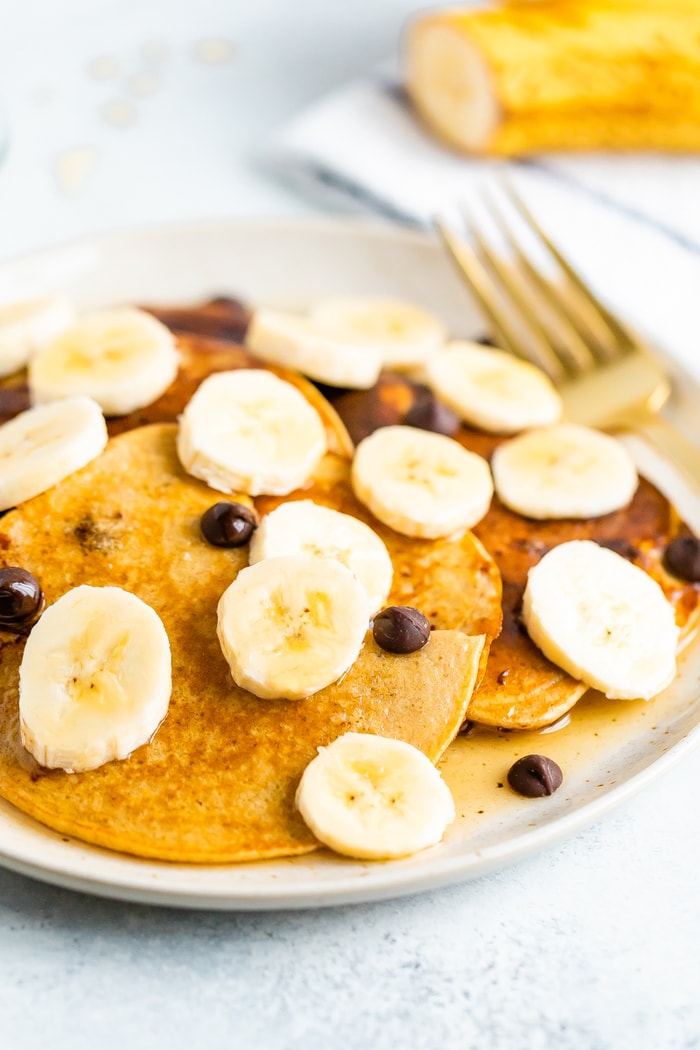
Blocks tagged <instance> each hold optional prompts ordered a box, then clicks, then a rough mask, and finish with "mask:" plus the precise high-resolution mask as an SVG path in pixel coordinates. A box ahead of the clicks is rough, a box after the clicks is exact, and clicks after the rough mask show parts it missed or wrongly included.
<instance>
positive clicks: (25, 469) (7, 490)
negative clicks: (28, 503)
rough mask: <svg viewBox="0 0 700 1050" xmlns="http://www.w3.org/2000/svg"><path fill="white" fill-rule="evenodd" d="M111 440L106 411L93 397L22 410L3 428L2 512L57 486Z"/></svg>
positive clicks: (0, 443) (0, 450)
mask: <svg viewBox="0 0 700 1050" xmlns="http://www.w3.org/2000/svg"><path fill="white" fill-rule="evenodd" d="M106 444H107V427H106V424H105V420H104V416H103V415H102V412H101V411H100V407H99V405H97V404H96V403H95V402H94V401H93V400H92V399H91V398H89V397H69V398H65V399H64V400H63V401H54V402H52V403H51V404H49V405H38V406H37V407H36V408H29V409H27V411H26V412H20V414H19V415H18V416H15V417H14V419H11V420H10V422H9V423H5V424H3V426H2V427H0V511H3V510H7V509H8V508H9V507H16V506H17V505H18V504H20V503H23V502H24V501H25V500H28V499H31V498H32V497H33V496H38V495H39V494H40V493H41V492H45V491H46V490H47V489H49V488H51V487H52V486H53V485H57V484H58V482H60V481H63V479H64V478H67V477H68V476H69V475H70V474H73V473H74V472H75V471H76V470H80V468H81V467H84V466H85V465H86V464H87V463H89V462H90V461H91V460H93V459H94V458H95V456H98V455H99V454H100V452H101V451H102V450H103V448H104V447H105V445H106Z"/></svg>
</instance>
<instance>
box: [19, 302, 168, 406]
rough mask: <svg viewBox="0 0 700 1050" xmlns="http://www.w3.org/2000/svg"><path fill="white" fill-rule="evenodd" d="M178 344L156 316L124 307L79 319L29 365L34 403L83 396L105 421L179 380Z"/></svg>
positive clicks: (156, 394)
mask: <svg viewBox="0 0 700 1050" xmlns="http://www.w3.org/2000/svg"><path fill="white" fill-rule="evenodd" d="M177 368H178V356H177V350H176V349H175V339H174V337H173V335H172V333H171V332H170V330H169V329H168V328H166V327H165V325H163V324H161V323H160V321H157V320H156V319H155V317H151V315H150V314H147V313H145V312H144V311H143V310H137V309H136V308H135V307H123V308H121V309H116V310H101V311H97V312H95V313H91V314H85V315H84V316H83V317H80V318H79V319H78V320H77V321H76V323H75V324H74V325H72V326H71V327H70V328H69V329H67V331H65V332H63V333H62V334H61V335H59V336H58V337H57V338H56V339H54V340H53V341H52V342H50V343H49V344H48V346H46V347H45V348H44V349H43V350H42V351H41V352H40V353H38V354H37V355H36V357H34V358H33V359H32V361H31V362H30V364H29V390H30V394H31V398H32V402H33V403H34V404H43V403H45V402H47V401H55V400H56V399H57V398H63V397H71V396H74V395H76V394H85V395H87V396H88V397H92V398H94V400H95V401H97V403H98V405H100V407H101V408H102V411H103V412H104V413H105V415H107V416H122V415H126V414H127V413H129V412H133V411H134V410H135V409H137V408H142V407H143V406H144V405H149V404H150V403H151V402H152V401H155V400H156V398H158V397H160V396H161V394H163V393H164V392H165V391H166V390H167V388H168V387H169V386H170V384H171V383H172V381H173V380H174V379H175V376H176V375H177Z"/></svg>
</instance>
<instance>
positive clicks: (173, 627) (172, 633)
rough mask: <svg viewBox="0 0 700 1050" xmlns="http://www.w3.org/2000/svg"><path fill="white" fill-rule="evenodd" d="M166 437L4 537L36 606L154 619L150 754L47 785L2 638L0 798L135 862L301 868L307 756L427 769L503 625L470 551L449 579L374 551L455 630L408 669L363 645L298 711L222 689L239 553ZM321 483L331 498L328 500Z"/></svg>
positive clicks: (11, 519)
mask: <svg viewBox="0 0 700 1050" xmlns="http://www.w3.org/2000/svg"><path fill="white" fill-rule="evenodd" d="M175 433H176V427H175V426H174V425H172V424H161V425H154V426H149V427H143V428H140V429H137V430H133V431H131V432H129V433H127V434H123V435H121V436H120V437H118V438H115V439H114V440H113V441H112V442H111V443H110V445H109V446H108V448H107V450H106V451H105V452H104V453H103V454H102V456H100V457H99V458H98V459H97V460H95V461H93V462H92V463H91V464H89V465H88V466H87V467H85V468H84V469H83V470H82V471H79V472H78V473H76V474H74V475H72V476H71V477H70V478H68V479H66V481H64V482H63V483H62V484H60V485H58V486H56V487H55V488H53V489H51V490H49V491H48V492H46V493H44V494H43V495H41V496H38V497H36V499H34V500H30V501H28V502H27V503H25V504H23V506H22V507H20V508H19V509H17V510H15V511H11V512H10V513H8V514H6V515H5V516H4V517H3V518H2V519H0V564H2V565H10V564H12V565H17V564H19V565H21V566H23V567H25V568H27V569H29V570H30V571H31V572H33V573H34V574H35V575H36V576H37V578H38V579H39V581H40V583H41V585H42V587H43V589H44V591H45V594H46V600H47V602H49V603H51V602H54V601H55V600H56V599H57V598H58V597H59V596H60V595H61V594H63V593H65V591H67V590H68V589H70V588H71V587H75V586H77V585H79V584H82V583H89V584H93V585H98V586H100V585H109V584H111V585H116V586H119V587H124V588H125V589H127V590H129V591H131V592H133V593H134V594H136V595H138V597H140V598H141V599H142V600H143V601H145V602H147V603H148V604H149V605H151V606H152V607H153V608H154V609H155V610H156V611H157V612H158V614H159V615H160V616H161V618H162V620H163V623H164V624H165V627H166V630H167V632H168V636H169V638H170V643H171V648H172V656H173V695H172V700H171V704H170V709H169V712H168V715H167V717H166V719H165V721H164V722H163V724H162V725H161V727H160V729H159V730H158V732H157V733H156V735H155V738H154V739H153V741H152V742H151V743H150V744H147V745H145V746H143V747H141V748H139V749H138V750H137V751H135V752H134V754H133V755H132V756H131V757H130V758H129V759H127V760H125V761H123V762H110V763H107V764H106V765H104V766H102V767H101V768H99V769H96V770H92V771H90V772H88V773H76V774H68V773H64V772H63V771H61V770H54V771H47V770H43V769H41V768H40V767H39V766H37V764H36V763H35V762H34V761H33V760H32V759H31V758H30V756H29V755H28V754H27V752H25V751H24V749H23V748H22V746H21V744H20V740H19V732H18V667H19V663H20V660H21V654H22V649H23V642H22V639H21V638H13V637H11V636H9V635H7V634H5V635H0V639H2V645H1V648H0V794H2V796H3V797H5V798H6V799H7V800H8V801H10V802H12V803H13V804H14V805H16V806H17V807H18V808H19V809H21V810H23V811H24V812H26V813H29V814H30V815H31V816H34V817H36V818H37V819H39V820H41V821H42V822H43V823H45V824H48V825H49V826H50V827H52V828H54V829H56V830H57V831H60V832H65V833H69V834H72V835H75V836H77V837H79V838H82V839H85V840H86V841H88V842H92V843H95V844H98V845H103V846H108V847H110V848H112V849H117V850H122V851H125V852H128V853H135V854H137V855H140V856H148V857H155V858H159V859H163V860H178V861H191V862H203V863H205V862H223V861H234V860H249V859H257V858H264V857H274V856H280V855H291V854H295V853H303V852H306V851H308V850H311V849H314V848H315V847H316V846H317V843H316V841H315V839H314V837H313V836H312V835H311V833H310V832H309V831H308V829H307V828H306V827H305V825H304V824H303V821H302V820H301V818H300V817H299V815H298V814H297V812H296V810H295V808H294V792H295V789H296V786H297V783H298V781H299V778H300V776H301V773H302V771H303V769H304V768H305V766H306V765H307V763H308V762H309V761H310V760H311V759H312V758H313V757H314V755H315V753H316V748H317V747H318V746H320V745H324V744H327V743H330V742H331V741H332V740H333V739H335V738H336V737H337V736H339V735H341V734H342V733H344V732H347V731H350V730H355V731H360V732H374V733H378V734H381V735H386V736H390V737H397V738H399V739H403V740H407V741H408V742H409V743H412V744H414V745H415V746H417V747H419V748H420V749H421V750H422V751H424V752H425V753H426V754H427V755H428V756H429V757H430V758H431V759H433V760H436V759H437V758H438V757H439V756H440V755H441V754H442V752H443V751H444V749H445V748H446V747H447V745H448V744H449V743H450V741H451V740H452V739H453V737H454V735H455V734H456V732H457V731H458V729H459V727H460V725H461V724H462V721H463V719H464V717H465V712H466V708H467V704H468V701H469V697H470V695H471V692H472V689H473V687H474V683H475V681H476V675H477V671H478V666H479V656H480V652H481V649H482V644H483V636H482V635H481V634H480V633H478V634H477V636H476V637H469V636H468V635H467V634H466V633H465V627H466V628H474V633H475V634H476V633H477V631H478V632H480V631H481V630H482V628H483V627H484V626H487V625H491V629H493V624H494V623H496V622H498V620H500V602H499V588H498V587H497V586H495V584H496V583H497V581H498V577H497V573H494V571H493V566H492V563H491V562H490V560H489V559H486V558H485V556H484V554H483V552H482V550H481V547H480V545H479V544H478V543H477V542H476V541H474V540H473V539H472V538H471V537H469V536H467V537H465V538H464V540H462V541H461V542H460V543H454V544H451V545H449V546H450V551H449V563H448V564H449V571H448V572H445V571H444V566H445V564H446V560H447V552H446V551H444V550H443V551H442V553H443V555H444V557H441V555H440V552H441V549H442V548H444V547H445V546H446V545H445V544H444V543H443V544H441V543H440V542H439V541H436V542H435V543H426V542H424V541H408V540H406V539H404V538H399V537H396V536H395V534H391V535H388V534H387V535H385V536H384V538H385V541H387V543H388V545H389V549H390V553H391V554H392V559H393V561H394V565H395V567H396V571H397V577H398V579H399V580H403V581H404V585H405V581H406V580H407V579H408V575H407V574H406V573H408V572H410V573H411V575H412V580H411V587H412V591H411V593H412V595H413V596H414V597H415V601H416V604H418V605H420V606H422V607H425V608H428V607H431V611H432V612H433V613H434V617H435V620H436V622H438V623H439V624H440V625H444V626H449V625H454V626H459V627H460V628H462V629H461V630H459V631H455V630H436V631H434V632H433V633H432V635H431V639H430V641H429V643H428V645H427V646H426V647H425V649H423V650H421V651H419V652H417V653H413V654H411V655H408V656H395V655H392V654H390V653H386V652H384V651H383V650H381V649H379V648H378V647H377V646H376V645H375V643H374V642H373V640H372V637H371V634H368V636H367V638H366V640H365V645H364V648H363V650H362V653H361V655H360V657H359V659H358V660H357V662H356V663H355V665H354V666H353V668H351V670H350V671H349V672H348V673H347V675H345V676H344V678H343V679H342V681H340V682H337V683H335V684H334V685H332V686H329V687H328V688H327V689H324V690H322V691H321V692H320V693H317V694H316V695H315V696H313V697H310V698H309V699H307V700H301V701H268V700H258V699H256V698H255V697H253V696H251V694H249V693H247V692H246V691H245V690H242V689H239V688H238V687H237V686H236V685H235V684H234V682H233V680H232V678H231V675H230V672H229V668H228V665H227V664H226V661H225V660H224V657H223V655H222V654H221V650H220V648H219V643H218V641H217V637H216V606H217V603H218V599H219V597H220V595H221V593H222V592H223V591H224V590H225V588H226V587H227V586H228V584H229V583H230V582H231V581H232V580H233V579H234V578H235V576H236V574H237V572H238V571H239V570H240V569H241V568H242V567H243V566H245V565H246V564H247V551H246V548H238V549H234V550H222V549H220V548H216V547H212V546H210V545H209V544H207V543H206V542H205V541H204V540H203V539H202V537H201V534H200V528H199V520H200V517H201V514H202V512H203V511H204V510H205V509H206V508H207V507H209V506H210V505H211V504H212V503H213V502H215V501H216V499H217V494H216V493H214V492H212V490H211V489H209V488H207V486H205V485H204V484H202V483H201V482H198V481H196V480H194V479H192V478H190V477H188V476H187V475H186V474H185V473H184V472H183V470H182V468H181V467H180V465H179V462H178V460H177V456H176V454H175ZM347 474H348V466H347V464H346V463H345V461H343V460H341V459H340V458H339V457H334V456H329V457H327V459H326V461H325V462H324V464H323V469H322V471H321V475H322V477H321V479H320V480H319V481H318V482H317V485H318V486H319V488H318V492H319V494H320V493H321V492H327V496H326V497H325V498H324V502H327V503H332V501H333V498H335V499H336V500H337V503H336V504H334V505H337V506H339V507H346V506H347V505H348V501H349V500H350V499H351V498H352V497H351V496H350V493H349V491H348V485H347ZM329 476H332V477H333V478H334V479H335V484H334V488H333V490H332V491H333V492H335V493H336V496H335V497H333V496H332V494H331V490H326V489H324V485H325V484H326V481H325V479H326V478H327V477H329ZM313 491H314V486H313V485H312V486H311V488H310V489H309V490H308V491H305V492H303V493H296V494H295V495H296V496H297V497H298V496H300V495H309V494H310V493H311V492H313ZM392 543H393V546H392ZM484 563H485V564H486V565H487V567H488V568H487V571H486V572H483V571H482V568H483V565H484ZM415 565H420V574H419V575H415V573H414V568H413V567H414V566H415ZM454 576H456V577H457V578H458V579H461V580H463V581H468V580H469V579H471V578H472V577H474V576H476V577H477V578H478V579H479V580H482V577H483V578H484V579H486V580H490V581H492V585H491V586H488V585H487V584H485V583H484V582H483V581H482V582H481V585H480V586H481V589H480V590H478V591H477V593H478V594H479V595H480V596H481V601H482V605H479V604H478V603H476V602H475V600H474V596H473V595H472V594H470V593H469V592H468V589H467V588H466V587H463V588H462V589H461V590H456V589H455V583H454ZM399 586H402V585H401V584H400V585H399ZM443 588H444V591H443Z"/></svg>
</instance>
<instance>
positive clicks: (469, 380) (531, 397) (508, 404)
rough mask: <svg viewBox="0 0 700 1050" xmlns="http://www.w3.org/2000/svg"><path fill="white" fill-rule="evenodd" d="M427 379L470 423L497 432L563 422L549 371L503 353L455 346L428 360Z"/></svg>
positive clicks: (467, 345)
mask: <svg viewBox="0 0 700 1050" xmlns="http://www.w3.org/2000/svg"><path fill="white" fill-rule="evenodd" d="M427 380H428V384H429V386H430V387H431V388H432V390H433V391H434V393H435V394H437V396H438V397H439V398H441V400H442V401H444V402H445V404H447V405H449V406H450V408H453V409H454V410H455V412H457V413H458V414H459V416H460V417H461V418H462V419H463V420H464V422H465V423H468V424H470V425H471V426H475V427H479V428H481V430H488V431H490V432H492V433H495V434H516V433H517V432H518V431H519V430H525V429H526V428H527V427H539V426H547V424H549V423H556V422H557V420H558V419H560V418H561V414H562V403H561V398H560V397H559V394H558V393H557V391H556V390H555V389H554V386H553V385H552V383H551V382H550V380H549V379H548V378H547V376H546V375H545V374H544V372H542V371H541V370H540V369H539V368H536V367H535V365H531V364H529V363H528V362H527V361H520V360H518V358H517V357H513V355H512V354H507V353H506V352H505V351H503V350H494V349H493V348H491V347H487V346H480V345H479V344H478V343H468V342H458V343H450V344H449V345H448V346H446V347H445V348H444V349H443V350H440V351H439V352H438V353H437V354H435V355H434V356H433V357H431V358H430V359H429V361H428V362H427Z"/></svg>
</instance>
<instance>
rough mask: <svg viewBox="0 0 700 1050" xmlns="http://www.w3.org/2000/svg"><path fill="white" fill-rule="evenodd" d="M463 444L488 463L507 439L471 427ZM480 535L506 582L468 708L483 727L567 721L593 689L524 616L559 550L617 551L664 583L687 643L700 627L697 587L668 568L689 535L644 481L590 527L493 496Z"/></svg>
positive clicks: (587, 523) (589, 523)
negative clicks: (536, 575)
mask: <svg viewBox="0 0 700 1050" xmlns="http://www.w3.org/2000/svg"><path fill="white" fill-rule="evenodd" d="M457 438H458V440H459V441H460V442H461V443H462V444H463V445H464V446H465V447H466V448H469V449H471V450H472V451H473V452H477V453H479V455H481V456H484V457H485V458H486V459H490V458H491V455H492V453H493V451H494V449H495V448H496V446H497V445H498V444H499V442H500V441H501V440H503V439H502V438H500V439H499V438H496V437H493V436H491V435H487V434H483V433H481V432H479V431H473V430H468V429H467V428H466V427H462V428H461V430H460V431H459V433H458V435H457ZM474 531H475V532H476V534H477V536H478V537H479V538H480V539H481V541H482V542H483V544H484V546H485V547H486V548H487V550H488V551H489V553H490V554H491V555H492V556H493V558H494V561H495V562H496V564H497V566H498V568H499V570H500V572H501V577H502V579H503V630H502V632H501V634H500V636H499V637H498V638H497V639H496V640H495V641H494V642H493V643H492V646H491V649H490V654H489V661H488V664H487V667H486V673H485V675H484V678H483V680H482V681H481V684H480V685H479V687H478V688H477V689H476V691H475V692H474V696H473V697H472V700H471V703H470V705H469V712H468V717H469V718H470V719H472V720H474V721H476V722H483V723H485V724H486V725H495V726H500V727H502V728H507V729H537V728H539V727H541V726H545V725H549V724H550V723H551V722H554V721H555V720H556V719H558V718H560V717H561V716H562V715H563V714H565V713H566V712H567V711H568V710H570V708H571V707H573V705H574V704H575V703H576V701H577V700H578V699H579V698H580V697H581V696H582V695H583V693H584V692H585V691H586V689H587V687H586V686H585V685H583V684H582V683H581V682H577V681H576V680H575V679H573V678H571V677H570V676H569V675H567V674H566V673H565V672H564V671H562V670H561V668H559V667H556V666H555V665H554V664H553V663H551V662H550V661H549V660H547V658H546V657H545V656H544V655H543V654H542V653H541V652H540V650H539V649H538V648H537V646H536V645H535V644H534V642H532V641H530V638H529V637H528V635H527V633H526V631H525V629H524V627H523V625H522V623H521V621H520V617H519V613H520V605H521V602H522V596H523V592H524V590H525V584H526V582H527V574H528V571H529V569H530V568H531V567H532V566H533V565H536V564H537V562H538V561H539V560H540V558H542V557H543V556H544V554H546V552H547V551H548V550H551V548H552V547H555V546H557V544H560V543H565V542H566V541H568V540H595V542H596V543H600V544H602V545H603V546H606V547H611V548H612V549H613V550H615V551H617V553H618V554H622V555H623V556H624V557H627V558H628V559H629V560H630V561H633V562H634V563H635V564H637V565H639V566H640V567H641V568H642V569H644V570H645V571H646V572H648V573H649V575H650V576H652V577H653V578H654V579H655V580H656V581H657V582H658V583H659V584H660V585H661V587H662V588H663V590H664V592H665V594H666V597H667V598H668V600H669V601H670V602H671V604H672V605H673V607H674V609H675V612H676V622H677V623H678V625H679V627H680V628H681V636H682V637H683V636H684V635H686V636H687V635H688V634H689V633H690V632H692V631H693V630H694V629H695V627H696V625H697V620H698V616H699V615H700V608H699V602H700V591H699V590H698V588H697V587H696V586H695V585H694V584H692V583H684V582H683V581H680V580H677V579H675V578H674V577H671V576H669V575H668V573H666V572H665V570H664V568H663V565H662V557H663V552H664V549H665V548H666V546H667V545H668V543H669V542H670V540H671V539H673V537H674V536H676V535H678V534H679V532H681V531H687V530H685V526H684V525H683V523H682V522H681V520H680V519H679V517H678V515H677V514H676V512H675V510H674V509H673V507H672V506H671V504H670V503H669V501H668V500H667V499H666V497H665V496H663V495H662V494H661V493H660V492H659V491H658V489H656V488H654V486H653V485H652V484H651V483H650V482H648V481H646V480H645V479H644V478H641V479H640V482H639V487H638V488H637V491H636V493H635V495H634V498H633V499H632V502H631V503H630V505H629V506H628V507H625V508H624V509H623V510H619V511H616V512H615V513H613V514H606V515H604V516H603V517H600V518H590V519H586V520H584V521H581V520H564V521H532V520H530V519H528V518H524V517H522V516H521V515H520V514H516V513H515V512H513V511H511V510H509V509H508V508H507V507H505V506H504V505H503V504H502V503H501V502H500V500H499V499H498V497H497V496H494V499H493V502H492V504H491V508H490V510H489V512H488V514H487V515H486V517H485V518H484V519H483V520H482V521H481V522H480V523H479V524H478V525H477V526H476V528H475V530H474Z"/></svg>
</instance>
